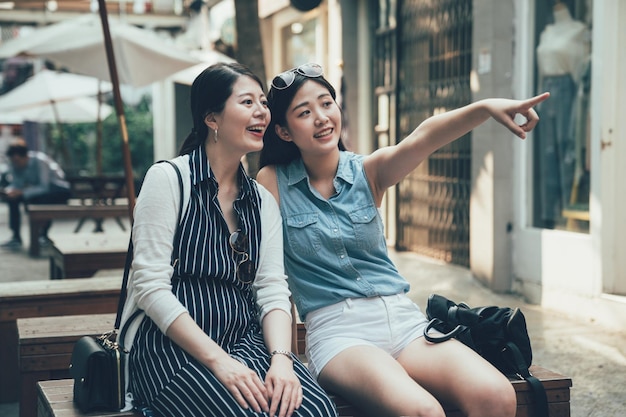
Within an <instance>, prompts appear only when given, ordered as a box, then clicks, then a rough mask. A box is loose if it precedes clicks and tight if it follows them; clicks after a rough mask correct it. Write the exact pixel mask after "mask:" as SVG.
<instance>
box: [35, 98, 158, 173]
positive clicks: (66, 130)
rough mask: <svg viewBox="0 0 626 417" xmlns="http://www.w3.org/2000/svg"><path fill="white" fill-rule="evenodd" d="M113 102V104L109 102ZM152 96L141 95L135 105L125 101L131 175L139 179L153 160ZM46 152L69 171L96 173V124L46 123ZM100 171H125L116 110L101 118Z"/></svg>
mask: <svg viewBox="0 0 626 417" xmlns="http://www.w3.org/2000/svg"><path fill="white" fill-rule="evenodd" d="M109 104H110V105H113V103H109ZM151 104H152V103H151V98H150V97H148V96H144V97H143V98H142V99H141V101H140V102H139V103H138V104H137V105H136V106H129V105H126V104H124V115H125V118H126V129H127V131H128V142H129V147H130V153H131V161H132V166H133V174H134V177H135V178H142V177H143V175H144V174H145V172H146V171H147V169H148V168H149V167H150V165H151V164H152V162H153V159H154V157H153V137H154V136H153V126H152V118H153V117H152V109H151ZM47 137H48V146H47V149H48V153H50V154H51V155H52V156H53V158H55V159H56V160H57V161H59V162H60V163H61V164H62V165H63V167H64V169H65V170H66V172H67V173H68V174H86V175H95V174H96V173H97V161H96V159H97V156H96V155H97V145H96V142H97V140H96V139H97V124H96V122H95V121H94V123H80V124H62V125H60V126H54V125H50V126H49V132H48V135H47ZM102 173H103V174H121V175H123V174H124V156H123V152H122V134H121V130H120V126H119V122H118V118H117V114H116V112H115V111H113V113H111V115H110V116H109V117H107V118H106V119H105V120H103V121H102Z"/></svg>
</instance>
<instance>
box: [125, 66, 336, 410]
mask: <svg viewBox="0 0 626 417" xmlns="http://www.w3.org/2000/svg"><path fill="white" fill-rule="evenodd" d="M191 116H192V118H193V129H192V132H191V134H190V135H189V136H188V138H187V139H186V141H185V143H184V144H183V146H182V148H181V152H180V155H181V156H179V157H177V158H175V159H174V160H172V162H173V163H174V164H176V166H177V167H178V168H179V170H180V172H181V174H182V179H183V193H182V195H183V206H182V216H181V221H180V224H177V216H178V213H179V203H180V198H181V197H180V195H181V191H180V186H179V183H178V177H177V174H176V172H175V170H174V169H173V167H172V166H170V164H167V163H160V164H155V165H154V166H152V167H151V168H150V169H149V171H148V173H147V174H146V177H145V180H144V182H143V185H142V188H141V192H140V194H139V196H138V198H137V204H136V207H135V212H134V225H133V230H132V234H133V244H134V248H135V257H134V260H133V274H132V277H131V280H130V283H129V292H128V299H127V302H126V305H125V309H124V315H123V322H122V326H124V325H125V324H126V322H130V320H129V317H131V315H132V314H133V313H134V312H135V311H137V310H141V311H143V312H144V313H145V314H144V315H140V316H139V317H138V318H137V319H135V320H132V322H130V324H129V326H128V332H127V334H126V337H125V338H124V346H125V347H126V349H128V350H129V351H130V353H129V360H128V362H129V363H128V375H129V378H128V379H129V382H128V392H129V396H128V397H129V398H132V403H133V405H134V406H135V407H136V408H138V409H142V410H144V414H145V415H155V416H164V417H175V416H180V417H194V416H196V417H206V416H268V415H269V416H274V415H278V416H281V417H284V416H291V415H294V416H311V417H313V416H319V417H321V416H324V417H326V416H334V415H336V412H335V409H334V405H333V403H332V401H331V400H330V399H329V398H328V397H327V395H326V394H325V393H324V391H323V390H322V389H321V388H320V387H319V385H318V384H317V383H316V382H315V381H314V379H313V378H312V377H311V375H310V374H309V372H308V370H307V369H306V368H305V367H304V366H303V365H302V363H300V362H299V361H298V360H297V358H295V357H294V356H293V355H292V354H291V348H290V343H291V320H292V317H291V314H290V312H291V305H290V301H289V296H290V292H289V290H288V287H287V283H286V276H285V274H284V269H283V242H282V225H281V218H280V213H279V210H278V207H277V205H276V202H275V200H274V199H273V197H272V196H271V194H269V192H268V191H267V190H265V188H263V187H262V186H260V185H259V184H257V183H256V181H254V180H253V179H251V178H250V177H249V176H248V175H247V174H246V172H245V170H244V168H243V166H242V164H241V162H240V161H241V158H242V157H243V156H244V155H245V154H246V153H248V152H253V151H259V150H260V149H261V148H262V146H263V140H262V139H263V133H264V131H265V128H266V127H267V126H268V124H269V122H270V112H269V110H268V107H267V102H266V98H265V94H264V93H263V84H262V82H261V81H260V80H259V79H258V78H257V77H256V76H255V75H254V74H252V73H251V72H250V71H249V70H248V69H247V68H245V67H243V66H241V65H239V64H216V65H213V66H210V67H209V68H207V69H206V70H205V71H204V72H202V73H201V74H200V75H199V76H198V77H197V78H196V80H195V81H194V83H193V85H192V87H191ZM177 228H179V233H180V238H179V239H178V240H177V241H176V242H174V240H175V239H174V237H175V233H176V231H177ZM173 242H174V243H173Z"/></svg>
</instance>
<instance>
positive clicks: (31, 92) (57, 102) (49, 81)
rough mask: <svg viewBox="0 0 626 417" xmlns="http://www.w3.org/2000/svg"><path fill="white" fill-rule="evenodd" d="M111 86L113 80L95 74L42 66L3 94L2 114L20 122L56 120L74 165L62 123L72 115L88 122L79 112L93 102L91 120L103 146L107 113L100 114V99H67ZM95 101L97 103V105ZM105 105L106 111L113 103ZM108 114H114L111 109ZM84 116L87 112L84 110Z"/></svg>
mask: <svg viewBox="0 0 626 417" xmlns="http://www.w3.org/2000/svg"><path fill="white" fill-rule="evenodd" d="M111 89H112V85H111V83H110V82H108V81H101V80H99V79H97V78H94V77H88V76H85V75H78V74H71V73H64V72H56V71H50V70H42V71H40V72H38V73H37V74H35V75H34V76H32V77H30V78H29V79H28V80H26V81H25V82H24V83H23V84H20V85H19V86H17V87H15V88H14V89H13V90H11V91H9V92H8V93H6V94H3V95H1V96H0V114H4V116H5V117H6V118H7V119H8V120H16V119H15V118H18V119H21V120H20V121H18V122H16V123H20V122H21V121H24V120H31V121H38V122H41V123H43V122H49V123H56V124H57V125H58V128H59V133H60V136H61V141H62V143H63V151H64V157H65V162H66V163H67V164H68V166H71V165H72V161H71V155H70V154H69V153H68V152H67V145H66V143H65V142H66V137H65V134H64V131H63V129H62V127H61V125H60V123H70V122H71V120H70V119H73V120H77V118H78V120H80V122H81V123H84V122H85V121H86V120H85V119H84V117H83V118H82V120H81V117H80V116H79V112H80V113H85V111H86V110H88V106H89V105H90V104H91V108H92V111H91V114H92V115H91V119H90V120H91V122H93V123H96V125H97V130H98V137H97V139H96V140H97V143H98V147H99V146H100V143H101V141H102V139H101V137H100V122H101V120H102V119H104V118H105V117H98V116H99V114H98V110H97V105H98V101H97V100H93V102H92V103H90V104H85V102H84V101H83V103H82V104H83V105H82V106H81V102H80V101H79V102H78V103H73V105H72V104H64V103H65V102H66V101H68V100H74V99H77V98H81V97H82V98H85V97H90V96H97V95H99V94H100V93H103V92H108V91H111ZM93 103H95V106H94V105H93ZM77 106H78V108H77ZM101 106H102V108H103V109H105V110H103V111H104V112H106V108H107V107H109V106H106V107H105V105H103V104H101ZM94 107H95V110H94ZM109 108H110V107H109ZM103 114H104V113H103ZM108 114H110V111H109V112H108V113H107V115H108ZM82 116H85V115H84V114H83V115H82ZM46 119H47V120H46ZM98 155H99V149H98ZM96 165H97V166H98V167H100V165H101V164H100V160H99V159H98V160H97V161H96Z"/></svg>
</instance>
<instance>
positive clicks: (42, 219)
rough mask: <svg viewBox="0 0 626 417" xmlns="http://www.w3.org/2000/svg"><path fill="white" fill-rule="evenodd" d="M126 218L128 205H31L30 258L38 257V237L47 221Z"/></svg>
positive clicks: (29, 215) (29, 214) (29, 210)
mask: <svg viewBox="0 0 626 417" xmlns="http://www.w3.org/2000/svg"><path fill="white" fill-rule="evenodd" d="M119 217H128V205H127V204H124V205H122V204H120V205H93V206H86V205H69V204H31V205H29V206H28V221H29V225H30V248H29V253H30V255H31V256H39V253H40V250H41V248H40V246H39V235H40V234H41V228H42V226H43V225H45V223H46V222H47V221H49V220H55V219H78V220H81V219H89V218H93V219H102V218H119Z"/></svg>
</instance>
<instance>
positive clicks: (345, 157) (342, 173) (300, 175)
mask: <svg viewBox="0 0 626 417" xmlns="http://www.w3.org/2000/svg"><path fill="white" fill-rule="evenodd" d="M350 160H351V158H350V155H349V152H345V151H340V152H339V166H338V167H337V174H336V175H335V178H341V179H342V180H344V181H345V182H347V183H349V184H353V183H354V172H353V171H352V169H351V166H350ZM287 173H288V178H289V185H294V184H297V183H299V182H300V181H302V180H304V179H306V178H307V177H308V176H307V172H306V168H305V167H304V162H302V158H298V159H297V160H295V161H293V162H292V163H291V164H289V167H288V168H287Z"/></svg>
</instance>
